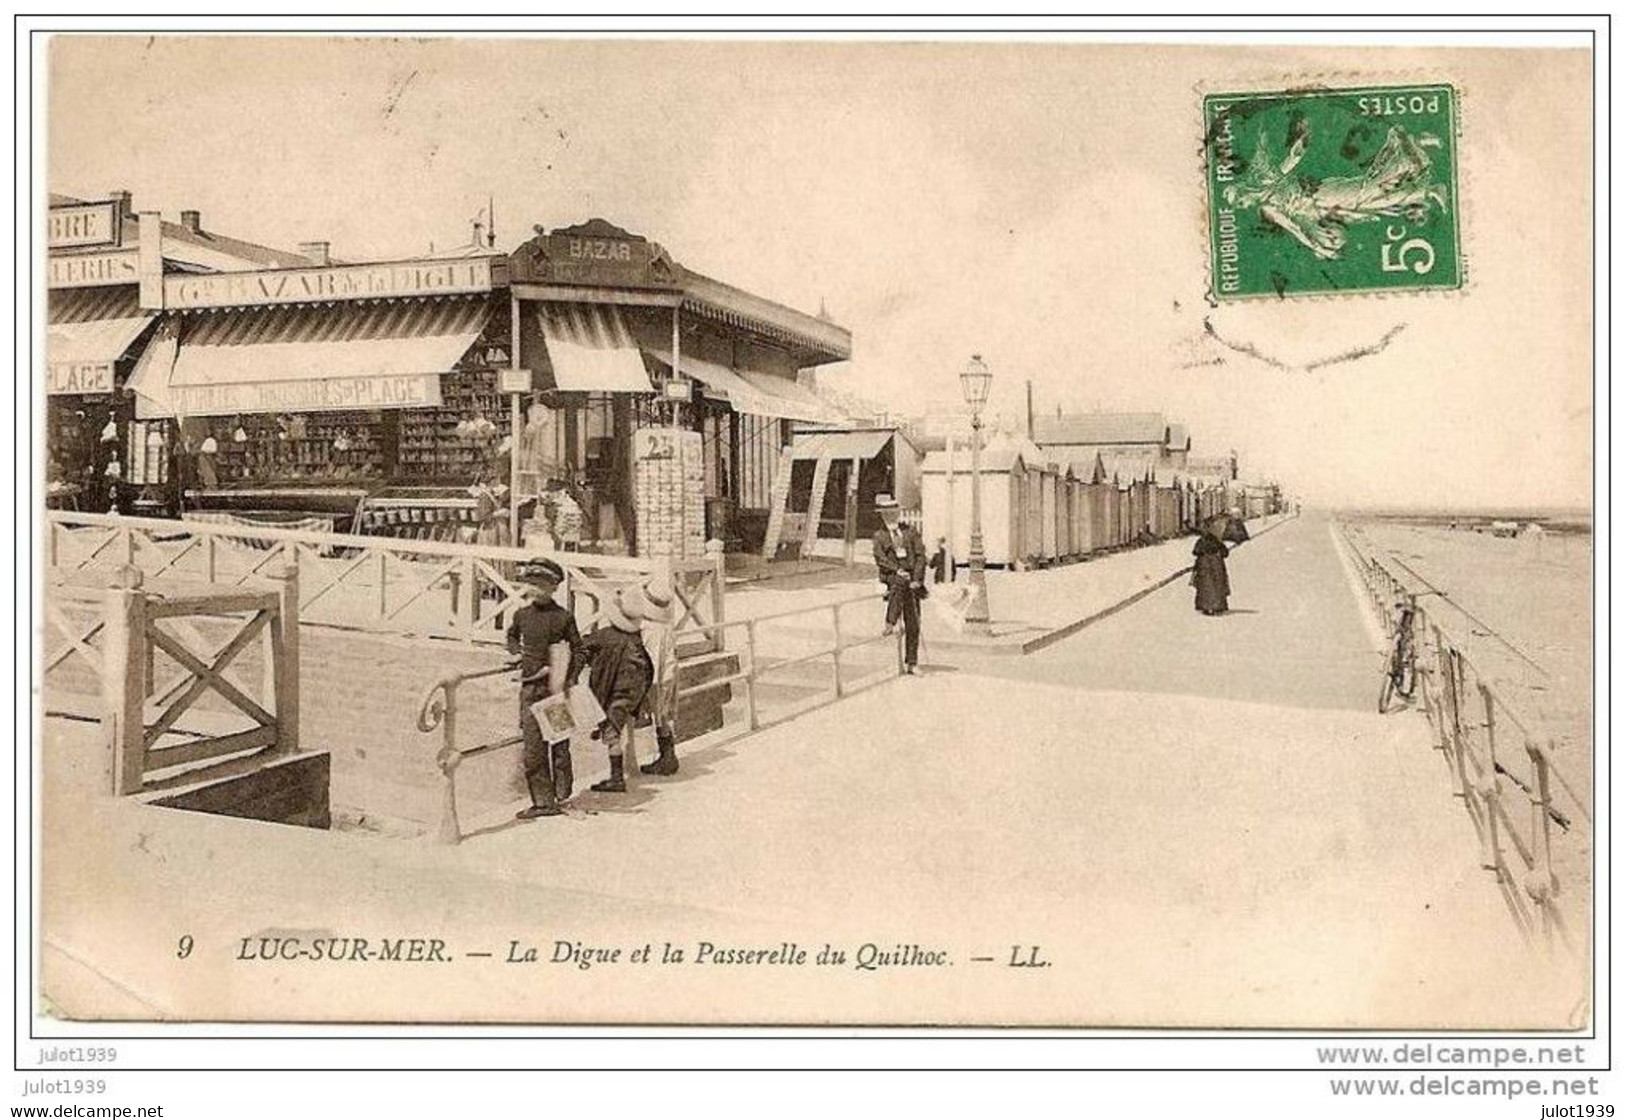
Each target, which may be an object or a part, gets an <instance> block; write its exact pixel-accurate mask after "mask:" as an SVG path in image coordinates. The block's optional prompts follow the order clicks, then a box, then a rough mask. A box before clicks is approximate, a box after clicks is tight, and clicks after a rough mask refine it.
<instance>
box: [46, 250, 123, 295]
mask: <svg viewBox="0 0 1625 1120" xmlns="http://www.w3.org/2000/svg"><path fill="white" fill-rule="evenodd" d="M138 258H139V254H138V253H137V252H136V250H134V249H123V250H120V251H118V252H113V253H75V254H73V255H72V256H61V257H50V258H47V260H46V281H45V282H46V286H47V287H51V288H94V287H99V286H101V285H103V284H134V283H135V282H136V281H137V280H139V279H140V278H141V273H140V261H139V259H138Z"/></svg>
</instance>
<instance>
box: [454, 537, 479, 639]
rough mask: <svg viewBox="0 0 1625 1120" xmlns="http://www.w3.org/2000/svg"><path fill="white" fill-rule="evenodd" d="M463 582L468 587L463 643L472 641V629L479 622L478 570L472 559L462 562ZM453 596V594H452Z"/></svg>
mask: <svg viewBox="0 0 1625 1120" xmlns="http://www.w3.org/2000/svg"><path fill="white" fill-rule="evenodd" d="M463 582H464V583H465V584H467V586H468V610H467V613H466V614H465V615H464V619H463V623H464V624H463V641H465V642H472V641H473V640H474V627H475V626H477V625H479V621H480V570H479V566H478V565H477V564H476V563H475V561H474V557H472V556H470V557H468V558H467V559H465V560H464V561H463ZM453 594H454V595H455V592H453Z"/></svg>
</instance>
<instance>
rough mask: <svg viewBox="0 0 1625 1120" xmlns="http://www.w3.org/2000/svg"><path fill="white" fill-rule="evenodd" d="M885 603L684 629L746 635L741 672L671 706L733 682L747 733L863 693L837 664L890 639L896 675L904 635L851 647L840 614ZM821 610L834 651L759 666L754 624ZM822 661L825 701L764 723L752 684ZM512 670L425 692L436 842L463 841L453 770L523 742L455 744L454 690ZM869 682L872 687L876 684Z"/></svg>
mask: <svg viewBox="0 0 1625 1120" xmlns="http://www.w3.org/2000/svg"><path fill="white" fill-rule="evenodd" d="M884 598H885V596H884V595H883V594H873V595H863V596H856V597H853V598H849V599H838V600H836V601H834V602H832V603H820V604H818V605H816V606H811V607H799V608H794V609H791V610H787V611H776V612H774V613H772V614H768V615H761V616H758V617H756V618H748V619H739V620H736V621H732V622H713V623H706V624H704V625H702V626H694V627H691V628H685V629H684V631H683V633H685V634H687V633H690V632H692V631H700V632H704V633H708V634H720V633H721V632H723V631H725V630H729V629H742V630H744V631H745V634H746V650H745V657H744V668H742V669H741V670H740V671H739V672H737V673H731V674H729V675H727V676H725V677H720V678H717V679H714V680H708V681H702V682H700V683H699V684H697V685H691V686H689V687H688V688H679V689H675V690H674V692H673V702H674V703H675V704H679V705H680V704H681V702H682V701H683V699H684V698H686V697H690V696H695V695H698V694H700V693H702V692H708V691H711V690H713V689H716V688H720V687H722V686H724V685H732V684H736V683H739V684H743V685H744V687H745V711H746V722H747V724H748V729H749V731H752V732H754V731H759V730H761V729H762V728H764V727H771V726H773V725H775V724H778V723H782V722H784V721H785V720H788V719H793V718H795V717H796V716H799V715H805V714H806V713H807V712H809V711H812V710H813V709H815V708H818V707H822V706H823V704H825V703H832V702H834V701H835V700H839V699H842V698H844V697H845V696H848V695H850V694H851V693H853V692H856V691H861V690H862V689H863V688H867V687H870V685H869V684H864V685H859V686H857V687H853V686H852V685H848V684H844V683H843V682H842V680H841V661H840V659H841V655H842V654H843V653H845V652H847V651H849V650H854V649H860V648H862V647H864V646H869V645H874V644H876V643H877V642H882V641H886V640H891V641H893V642H894V643H895V644H896V648H897V663H896V666H895V672H901V669H902V656H903V646H902V642H903V635H902V632H901V630H899V631H898V632H897V633H896V634H895V635H886V634H881V635H877V636H872V637H868V638H860V639H858V640H857V641H851V642H849V641H845V640H844V639H843V637H842V634H841V627H840V612H841V609H842V608H844V607H848V606H851V605H853V604H856V603H873V602H876V601H880V600H883V599H884ZM825 611H828V612H830V615H831V621H832V623H833V627H834V631H835V645H834V646H832V647H831V648H829V649H826V650H821V651H819V652H818V653H815V654H811V655H807V656H802V657H797V658H795V659H793V660H790V661H781V662H775V663H773V664H770V665H761V664H760V663H759V662H758V661H757V654H756V626H757V624H758V623H761V622H770V621H775V620H778V619H784V618H793V617H796V616H800V615H812V614H822V613H823V612H825ZM821 657H833V658H834V659H835V672H834V687H833V691H832V694H831V695H830V696H829V697H828V698H825V699H821V700H819V701H818V702H815V703H813V704H808V705H802V706H800V707H798V708H795V709H794V710H792V711H791V712H790V713H789V714H787V715H783V716H780V717H779V718H777V719H773V720H763V719H762V718H761V715H760V712H759V711H758V709H757V704H756V685H757V682H758V680H759V679H760V678H761V676H762V675H764V674H766V673H768V672H774V671H778V670H781V669H785V668H789V667H791V666H793V665H798V664H803V663H805V662H807V661H812V660H817V659H818V658H821ZM515 667H516V664H515V663H514V662H512V661H506V662H504V663H503V664H501V665H498V666H493V667H490V668H485V669H472V670H469V671H467V672H462V673H453V674H451V675H450V676H446V677H442V678H441V679H440V680H438V681H436V682H435V683H434V684H433V685H432V686H430V688H429V690H428V691H427V692H426V693H425V694H424V697H423V701H422V703H421V704H420V705H419V708H418V716H417V728H418V730H419V731H420V732H423V733H424V734H432V733H433V732H435V731H437V730H438V731H439V732H440V733H441V745H440V747H439V749H438V750H437V751H436V752H435V765H436V766H437V767H438V768H439V770H440V773H441V776H442V778H443V779H444V781H443V784H442V786H441V812H440V822H439V826H438V828H437V830H436V833H435V839H436V840H437V841H438V842H440V843H443V844H456V843H458V842H459V841H460V840H461V839H462V826H461V824H460V822H459V820H458V817H457V789H456V781H457V779H456V774H457V768H458V767H459V766H460V765H461V764H462V762H463V760H464V759H466V758H471V757H473V756H475V755H479V754H484V753H486V752H488V751H493V750H497V749H500V748H502V747H509V746H513V745H515V744H517V743H520V742H522V741H523V737H522V736H519V735H509V736H505V737H503V738H500V739H494V740H491V741H489V742H484V743H475V744H472V745H469V746H460V745H459V744H458V743H457V690H458V689H459V688H460V687H461V686H462V685H463V684H464V683H465V682H467V681H471V680H478V679H481V678H485V677H494V676H499V675H501V674H504V673H509V672H512V671H513V670H514V669H515ZM672 671H674V672H675V671H676V668H675V667H674V669H673V670H672ZM893 675H895V673H886V674H885V677H884V678H883V679H889V678H890V677H891V676H893ZM870 683H871V684H872V683H876V682H870ZM675 717H676V713H675V712H673V713H670V718H672V719H673V720H674V719H675Z"/></svg>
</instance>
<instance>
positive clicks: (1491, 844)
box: [1478, 681, 1501, 879]
mask: <svg viewBox="0 0 1625 1120" xmlns="http://www.w3.org/2000/svg"><path fill="white" fill-rule="evenodd" d="M1478 696H1479V700H1480V702H1481V703H1482V704H1483V705H1484V743H1485V748H1484V754H1485V759H1484V777H1483V780H1482V781H1481V782H1480V783H1479V788H1478V796H1479V798H1480V800H1482V801H1483V802H1484V817H1485V820H1486V822H1487V823H1488V828H1487V829H1486V830H1485V833H1484V846H1485V849H1486V850H1485V852H1484V857H1483V861H1485V862H1483V866H1484V868H1485V870H1488V871H1493V872H1495V877H1496V879H1500V878H1501V822H1500V821H1499V820H1498V819H1496V808H1497V807H1498V806H1499V804H1500V801H1501V775H1500V774H1498V773H1496V770H1495V700H1494V698H1493V697H1492V696H1491V695H1490V690H1489V688H1488V687H1486V686H1485V684H1484V682H1483V681H1479V682H1478Z"/></svg>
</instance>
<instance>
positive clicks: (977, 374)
mask: <svg viewBox="0 0 1625 1120" xmlns="http://www.w3.org/2000/svg"><path fill="white" fill-rule="evenodd" d="M992 385H993V371H992V370H990V369H988V368H987V363H986V362H984V361H982V356H981V355H980V354H973V355H971V360H970V361H969V362H968V363H966V365H965V368H964V370H963V371H961V373H960V374H959V388H960V390H961V391H962V392H963V393H964V395H965V403H966V404H968V405H970V407H971V409H972V410H973V411H980V410H981V408H982V406H983V405H985V404H986V403H987V394H988V390H989V389H990V388H991V387H992Z"/></svg>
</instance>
